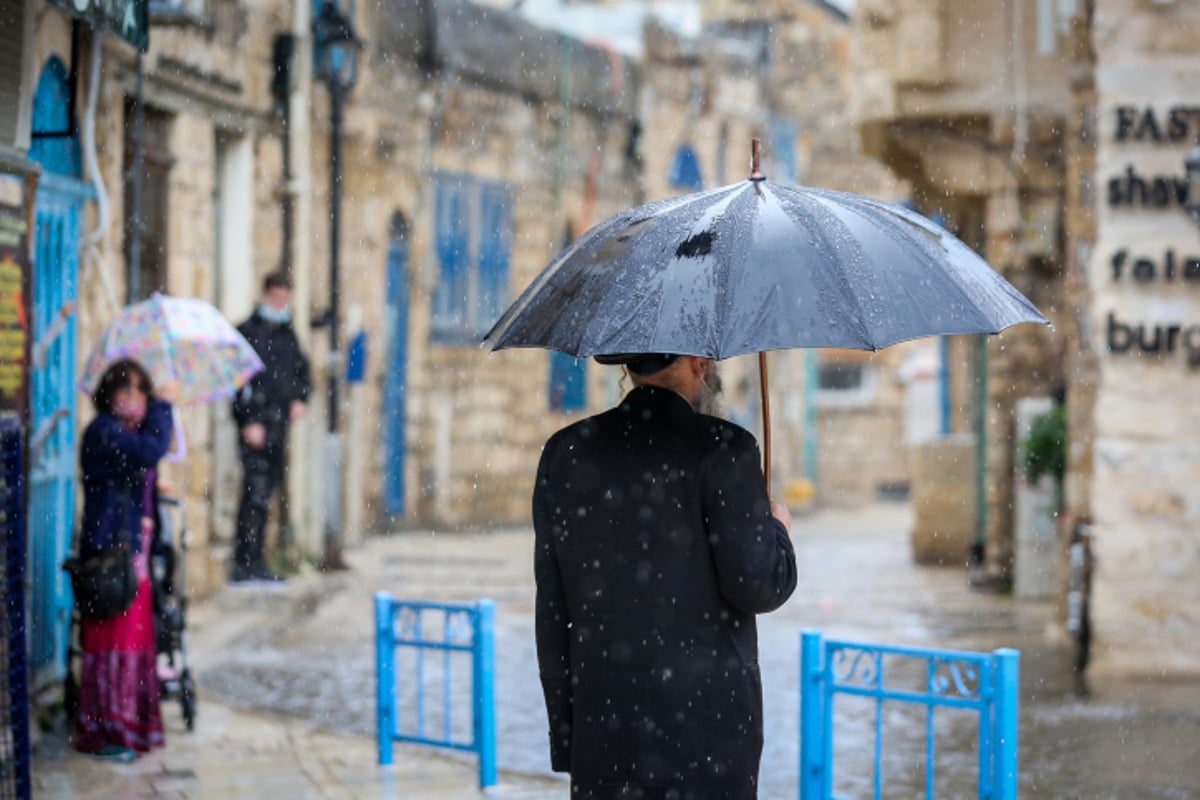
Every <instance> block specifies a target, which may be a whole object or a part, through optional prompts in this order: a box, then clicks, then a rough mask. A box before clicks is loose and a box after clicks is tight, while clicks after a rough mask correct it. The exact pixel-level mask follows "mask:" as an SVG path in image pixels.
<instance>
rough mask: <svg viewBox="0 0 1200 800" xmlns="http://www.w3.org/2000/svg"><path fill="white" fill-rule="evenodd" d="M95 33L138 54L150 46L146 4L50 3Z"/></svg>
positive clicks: (132, 0) (117, 0)
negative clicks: (122, 42) (117, 40)
mask: <svg viewBox="0 0 1200 800" xmlns="http://www.w3.org/2000/svg"><path fill="white" fill-rule="evenodd" d="M50 2H51V3H53V4H54V5H56V6H58V7H59V8H63V9H65V10H67V11H69V12H70V13H71V15H72V16H73V17H75V18H76V19H79V20H82V21H84V22H87V23H89V24H91V25H94V26H95V27H96V29H97V30H102V31H107V32H108V33H111V34H114V35H116V36H119V37H121V38H122V39H124V40H125V41H127V42H129V43H130V44H131V45H133V46H134V47H136V48H138V49H139V50H141V51H142V52H145V51H146V49H147V48H148V47H149V46H150V14H149V0H50Z"/></svg>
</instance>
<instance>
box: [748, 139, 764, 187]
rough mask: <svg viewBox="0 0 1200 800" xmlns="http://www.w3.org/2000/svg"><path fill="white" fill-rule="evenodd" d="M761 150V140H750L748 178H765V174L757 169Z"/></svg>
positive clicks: (754, 179)
mask: <svg viewBox="0 0 1200 800" xmlns="http://www.w3.org/2000/svg"><path fill="white" fill-rule="evenodd" d="M761 152H762V140H761V139H751V140H750V180H752V181H761V180H765V176H764V175H763V174H762V172H761V171H760V170H759V156H760V153H761Z"/></svg>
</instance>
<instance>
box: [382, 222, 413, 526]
mask: <svg viewBox="0 0 1200 800" xmlns="http://www.w3.org/2000/svg"><path fill="white" fill-rule="evenodd" d="M387 276H388V293H387V329H388V337H387V353H388V355H387V359H388V360H387V376H386V379H385V381H384V390H383V414H384V438H385V441H384V447H385V453H384V469H383V505H384V510H385V511H386V512H387V514H388V515H389V516H393V517H397V516H402V515H403V514H404V513H405V502H404V494H405V487H406V484H405V476H404V469H405V456H406V453H407V441H406V436H407V420H406V417H405V412H404V402H405V395H406V391H407V383H408V375H407V370H408V223H406V222H405V220H404V215H403V214H401V213H400V212H399V211H397V212H396V213H395V214H393V215H392V220H391V224H390V226H389V230H388V250H387Z"/></svg>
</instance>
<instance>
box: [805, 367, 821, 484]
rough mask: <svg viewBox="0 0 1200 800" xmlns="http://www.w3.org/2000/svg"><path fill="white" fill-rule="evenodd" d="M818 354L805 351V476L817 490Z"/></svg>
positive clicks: (818, 434) (818, 433) (818, 451)
mask: <svg viewBox="0 0 1200 800" xmlns="http://www.w3.org/2000/svg"><path fill="white" fill-rule="evenodd" d="M819 380H820V378H819V376H818V374H817V354H816V351H814V350H805V351H804V476H805V477H806V478H808V480H809V481H810V482H811V483H812V489H813V492H814V493H815V492H816V490H817V464H818V455H819V453H820V450H819V442H818V441H817V438H818V437H819V436H820V432H819V429H818V423H817V388H818V386H817V384H818V381H819Z"/></svg>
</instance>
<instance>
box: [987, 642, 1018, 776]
mask: <svg viewBox="0 0 1200 800" xmlns="http://www.w3.org/2000/svg"><path fill="white" fill-rule="evenodd" d="M992 655H993V656H994V657H995V659H996V662H995V663H996V672H995V675H996V704H995V725H996V733H995V736H994V737H993V742H992V746H993V747H994V748H995V753H996V761H995V766H994V776H995V786H996V798H997V800H1016V798H1017V785H1018V780H1017V778H1018V771H1017V744H1018V736H1017V730H1018V728H1017V719H1018V716H1019V713H1020V692H1021V653H1020V652H1019V651H1017V650H1013V649H1011V648H1007V647H1006V648H1002V649H1000V650H996V651H995V652H994V653H993V654H992Z"/></svg>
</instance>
